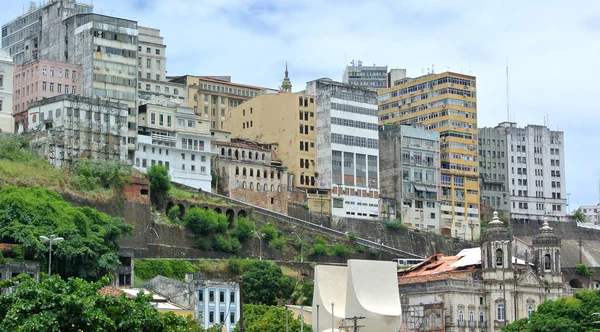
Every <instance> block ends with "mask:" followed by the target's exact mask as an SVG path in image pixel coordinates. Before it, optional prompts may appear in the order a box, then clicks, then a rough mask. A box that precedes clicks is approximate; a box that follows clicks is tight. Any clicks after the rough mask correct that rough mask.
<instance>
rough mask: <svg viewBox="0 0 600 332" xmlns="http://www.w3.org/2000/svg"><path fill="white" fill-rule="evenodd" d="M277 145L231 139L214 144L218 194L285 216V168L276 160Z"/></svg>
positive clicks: (286, 200) (286, 193)
mask: <svg viewBox="0 0 600 332" xmlns="http://www.w3.org/2000/svg"><path fill="white" fill-rule="evenodd" d="M277 150H278V147H277V144H260V143H256V142H252V141H247V140H241V139H233V140H232V141H231V142H213V153H214V155H213V164H212V166H213V172H214V173H215V174H216V175H217V179H218V181H219V182H218V183H217V184H216V186H217V192H222V193H223V194H226V195H227V196H229V197H231V198H233V199H236V200H239V201H242V202H246V203H249V204H252V205H256V206H260V207H262V208H265V209H269V210H272V211H275V212H279V213H283V214H287V211H288V209H287V202H288V199H287V195H288V188H287V180H288V175H287V168H286V167H285V166H284V165H283V163H282V162H281V161H280V160H278V159H277V154H276V151H277Z"/></svg>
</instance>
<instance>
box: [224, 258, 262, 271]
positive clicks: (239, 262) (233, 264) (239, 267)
mask: <svg viewBox="0 0 600 332" xmlns="http://www.w3.org/2000/svg"><path fill="white" fill-rule="evenodd" d="M254 262H256V261H255V260H251V259H248V258H246V259H242V258H236V257H229V260H228V261H227V269H228V270H229V271H230V272H231V273H233V274H235V275H241V274H242V273H244V272H245V271H246V270H248V269H249V268H250V266H252V264H254Z"/></svg>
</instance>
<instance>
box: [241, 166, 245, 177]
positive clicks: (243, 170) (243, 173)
mask: <svg viewBox="0 0 600 332" xmlns="http://www.w3.org/2000/svg"><path fill="white" fill-rule="evenodd" d="M242 175H243V176H246V167H244V168H242Z"/></svg>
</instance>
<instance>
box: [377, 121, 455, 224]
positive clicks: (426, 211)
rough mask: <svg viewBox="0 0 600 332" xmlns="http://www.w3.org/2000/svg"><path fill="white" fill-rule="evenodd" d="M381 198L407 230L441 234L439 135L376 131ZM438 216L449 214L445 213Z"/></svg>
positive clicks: (414, 129) (405, 129)
mask: <svg viewBox="0 0 600 332" xmlns="http://www.w3.org/2000/svg"><path fill="white" fill-rule="evenodd" d="M379 175H380V177H381V184H380V188H379V190H380V196H381V198H382V199H383V198H391V199H392V200H393V202H394V203H395V208H394V211H395V212H396V213H395V215H393V216H390V218H398V219H401V220H402V222H403V223H404V224H405V225H406V226H408V227H410V228H415V229H419V230H422V231H431V232H435V233H440V231H441V229H442V227H443V226H441V225H440V209H441V205H440V201H439V194H440V134H439V133H437V132H435V131H431V130H424V129H422V128H418V127H415V126H388V127H384V128H382V130H380V131H379ZM441 212H446V213H448V210H447V209H445V210H442V211H441Z"/></svg>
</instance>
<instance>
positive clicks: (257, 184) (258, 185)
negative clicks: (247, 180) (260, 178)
mask: <svg viewBox="0 0 600 332" xmlns="http://www.w3.org/2000/svg"><path fill="white" fill-rule="evenodd" d="M256 191H260V182H256Z"/></svg>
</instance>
